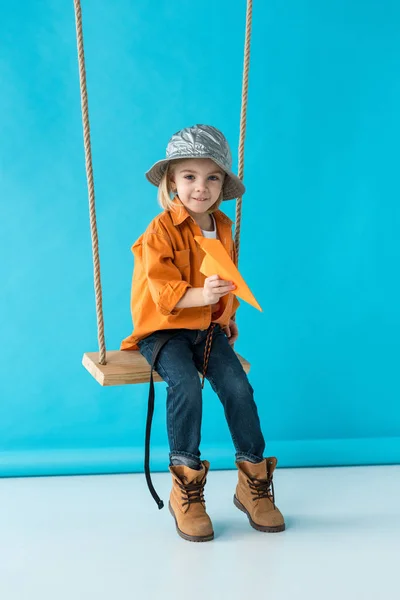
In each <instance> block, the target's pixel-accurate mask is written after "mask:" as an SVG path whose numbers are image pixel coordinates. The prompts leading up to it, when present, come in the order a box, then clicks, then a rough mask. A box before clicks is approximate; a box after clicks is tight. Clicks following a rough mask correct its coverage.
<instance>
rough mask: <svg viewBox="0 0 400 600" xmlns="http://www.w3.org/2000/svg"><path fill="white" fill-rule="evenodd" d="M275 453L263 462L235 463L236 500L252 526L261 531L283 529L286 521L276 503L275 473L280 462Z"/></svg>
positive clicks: (234, 499)
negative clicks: (236, 472) (236, 471)
mask: <svg viewBox="0 0 400 600" xmlns="http://www.w3.org/2000/svg"><path fill="white" fill-rule="evenodd" d="M277 462H278V461H277V459H276V458H275V457H274V456H270V457H269V458H265V459H264V460H263V462H261V463H256V464H255V463H252V462H249V461H247V460H246V461H242V462H237V463H235V464H236V466H237V468H238V469H239V481H238V484H237V487H236V494H235V495H234V497H233V503H234V504H235V506H237V508H238V509H239V510H241V511H243V512H244V513H246V515H247V516H248V519H249V522H250V525H251V526H252V527H254V529H257V530H258V531H268V532H269V533H275V532H278V531H284V529H285V521H284V519H283V516H282V514H281V512H280V511H279V509H278V508H277V507H276V506H275V497H274V484H273V481H272V477H273V472H274V470H275V467H276V465H277Z"/></svg>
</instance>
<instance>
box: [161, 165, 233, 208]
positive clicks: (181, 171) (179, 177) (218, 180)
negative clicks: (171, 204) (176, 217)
mask: <svg viewBox="0 0 400 600" xmlns="http://www.w3.org/2000/svg"><path fill="white" fill-rule="evenodd" d="M224 179H225V173H224V171H223V170H222V169H221V168H220V167H219V166H218V165H217V164H216V163H215V162H214V161H213V160H211V159H210V158H189V159H187V160H183V161H182V162H179V163H178V164H177V165H176V167H175V168H174V170H173V172H172V175H171V181H173V182H174V183H175V186H176V189H177V194H178V196H179V199H180V200H181V202H182V204H184V206H185V207H186V208H187V210H188V211H189V212H192V213H196V214H201V213H205V212H206V211H207V210H209V209H210V208H211V206H212V205H213V204H215V202H216V201H217V200H218V198H219V196H220V194H221V190H222V186H223V183H224Z"/></svg>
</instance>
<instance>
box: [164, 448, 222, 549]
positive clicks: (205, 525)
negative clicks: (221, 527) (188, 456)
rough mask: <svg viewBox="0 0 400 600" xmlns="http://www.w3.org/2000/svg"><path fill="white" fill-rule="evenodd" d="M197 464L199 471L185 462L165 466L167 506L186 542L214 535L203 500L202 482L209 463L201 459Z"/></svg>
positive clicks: (207, 538) (204, 479) (203, 483)
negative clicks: (169, 479)
mask: <svg viewBox="0 0 400 600" xmlns="http://www.w3.org/2000/svg"><path fill="white" fill-rule="evenodd" d="M201 464H202V469H201V471H196V470H195V469H191V468H190V467H187V466H186V465H176V466H173V467H169V470H170V471H171V474H172V483H173V485H172V490H171V495H170V499H169V510H170V512H171V514H172V516H173V517H174V519H175V524H176V530H177V532H178V534H179V535H180V536H181V537H182V538H183V539H184V540H188V541H189V542H209V541H210V540H213V539H214V531H213V526H212V523H211V519H210V517H209V516H208V514H207V513H206V504H205V501H204V486H205V484H206V481H207V479H206V477H207V473H208V471H209V468H210V463H209V462H208V461H207V460H202V461H201Z"/></svg>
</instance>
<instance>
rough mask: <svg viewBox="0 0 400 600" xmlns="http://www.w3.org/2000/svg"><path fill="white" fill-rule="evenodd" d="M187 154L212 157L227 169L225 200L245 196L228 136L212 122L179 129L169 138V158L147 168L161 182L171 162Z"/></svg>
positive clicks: (155, 181)
mask: <svg viewBox="0 0 400 600" xmlns="http://www.w3.org/2000/svg"><path fill="white" fill-rule="evenodd" d="M184 158H211V160H213V161H214V162H215V163H216V164H217V165H218V166H219V167H221V169H223V170H224V171H225V173H226V177H225V181H224V186H223V188H222V191H223V200H232V199H233V198H239V197H241V196H243V194H244V193H245V191H246V188H245V187H244V185H243V183H242V181H241V180H240V179H239V177H238V176H237V175H235V174H234V173H232V155H231V151H230V149H229V145H228V142H227V140H226V138H225V136H224V135H223V134H222V133H221V131H219V130H218V129H216V128H215V127H212V126H211V125H193V126H192V127H186V128H185V129H182V130H181V131H178V132H177V133H175V134H174V135H173V136H172V137H171V139H170V140H169V142H168V146H167V153H166V158H165V159H163V160H159V161H158V162H156V163H155V164H154V165H153V166H152V167H151V169H149V170H148V171H147V172H146V177H147V179H148V180H149V181H150V183H152V184H153V185H156V186H158V185H159V184H160V181H161V179H162V177H163V175H164V173H165V170H166V168H167V165H168V163H169V162H171V161H173V160H182V159H184Z"/></svg>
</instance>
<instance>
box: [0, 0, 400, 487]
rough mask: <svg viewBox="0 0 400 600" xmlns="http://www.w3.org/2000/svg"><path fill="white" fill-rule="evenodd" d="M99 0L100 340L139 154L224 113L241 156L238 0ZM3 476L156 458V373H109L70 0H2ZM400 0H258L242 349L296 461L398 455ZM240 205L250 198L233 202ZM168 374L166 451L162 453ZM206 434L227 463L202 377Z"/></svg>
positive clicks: (142, 198) (135, 225)
mask: <svg viewBox="0 0 400 600" xmlns="http://www.w3.org/2000/svg"><path fill="white" fill-rule="evenodd" d="M156 6H157V9H155V3H154V2H151V1H150V0H148V1H144V0H141V1H137V2H129V1H127V0H119V2H117V3H115V2H111V0H103V1H102V2H96V1H95V0H85V1H84V2H83V19H84V34H85V50H86V67H87V80H88V91H89V108H90V119H91V131H92V147H93V163H94V173H95V183H96V201H97V217H98V228H99V239H100V258H101V268H102V283H103V294H104V318H105V331H106V343H107V347H108V348H109V349H117V348H118V347H119V344H120V341H121V339H122V338H123V337H125V336H126V335H128V334H129V333H130V332H131V318H130V311H129V295H130V284H131V273H132V264H133V259H132V254H131V251H130V247H131V244H132V243H133V242H134V241H135V239H136V238H137V237H138V236H139V235H140V233H141V232H142V231H143V230H144V228H145V227H146V225H147V223H148V222H149V220H150V219H151V218H152V217H154V216H155V215H156V214H157V213H158V212H159V210H160V209H159V208H158V205H157V202H156V188H154V187H153V186H151V185H150V184H149V183H148V182H147V181H146V179H145V178H144V172H145V171H146V170H147V169H148V168H149V166H151V165H152V164H153V162H155V161H156V160H159V159H160V158H162V157H163V156H164V152H165V147H166V144H167V141H168V139H169V137H170V136H171V135H172V133H174V132H175V131H177V130H179V129H181V128H182V127H185V126H188V125H191V124H194V123H210V124H213V125H215V126H216V127H218V128H220V129H222V131H224V133H225V134H226V136H227V138H228V140H229V142H230V144H231V147H232V151H233V154H234V156H235V169H236V166H237V162H236V149H237V144H238V131H239V114H240V102H241V78H242V62H243V41H244V22H245V2H244V0H242V1H240V2H236V3H235V4H234V5H232V2H228V1H227V0H221V1H218V2H215V3H213V4H212V5H211V4H210V3H205V2H203V1H200V0H198V1H190V2H189V1H187V2H185V1H183V0H174V2H173V3H171V2H166V1H164V0H163V1H159V2H157V3H156ZM1 8H2V11H1V12H2V19H1V23H0V50H1V52H0V54H1V57H2V58H1V61H0V79H1V95H0V136H1V146H0V147H1V150H0V151H1V165H0V166H1V180H0V185H1V189H0V210H1V212H0V240H1V259H0V280H1V295H0V336H1V345H0V396H1V400H0V475H3V476H11V475H35V474H37V475H40V474H64V473H100V472H123V471H141V470H142V465H143V442H144V428H145V416H146V409H147V392H148V388H147V385H136V386H121V387H116V388H101V387H100V386H99V385H98V384H97V383H96V382H95V381H94V380H93V379H92V378H91V377H90V375H89V374H88V373H87V372H86V371H85V370H84V368H83V367H82V366H81V358H82V354H83V352H84V351H94V350H97V331H96V316H95V303H94V290H93V273H92V257H91V240H90V230H89V217H88V206H87V204H88V203H87V190H86V176H85V168H84V154H83V141H82V126H81V113H80V97H79V80H78V67H77V56H76V41H75V23H74V11H73V2H72V0H71V2H59V1H57V0H41V1H37V2H28V1H27V0H22V1H21V2H19V3H16V4H15V3H14V4H13V3H10V2H2V7H1ZM399 31H400V5H399V4H398V3H396V2H394V1H389V0H384V1H382V0H379V1H378V0H363V1H361V0H359V1H355V0H353V1H352V2H351V3H349V2H347V1H345V0H339V1H337V0H335V1H333V0H329V1H328V2H324V3H321V2H320V1H319V0H311V1H307V2H305V1H304V0H303V1H302V0H288V1H287V2H285V3H282V2H278V0H275V1H269V2H261V1H258V2H257V1H256V2H255V6H254V24H253V41H252V65H251V72H250V93H249V112H248V133H247V140H246V164H245V182H246V185H247V193H246V195H245V199H244V206H243V221H242V227H243V229H242V237H241V240H242V247H241V263H240V266H241V271H242V273H243V275H244V277H245V279H246V280H247V282H248V283H249V285H250V287H251V288H252V290H253V291H254V294H255V296H256V298H257V299H258V300H259V302H260V304H261V305H262V307H263V309H264V312H263V313H259V312H258V311H256V310H255V309H253V308H252V307H250V306H248V305H246V304H245V303H242V306H241V309H240V311H239V313H238V324H239V328H240V339H239V342H238V344H237V347H236V349H237V351H238V352H240V353H241V354H243V355H244V356H245V357H246V358H247V359H248V360H250V362H251V363H252V369H251V382H252V385H253V387H254V388H255V390H256V400H257V403H258V406H259V412H260V417H261V421H262V425H263V430H264V433H265V437H266V439H267V455H272V454H273V455H276V456H277V457H278V459H279V465H280V466H311V465H347V464H376V463H394V462H400V409H399V399H400V383H399V356H400V352H399V350H400V343H399V339H400V283H399V281H400V280H399V259H400V242H399V228H400V208H399V197H400V189H399V187H400V186H399V174H398V173H399V138H400V116H399V115H400V110H399V107H400V77H399V73H400V45H399ZM224 208H225V209H226V212H227V214H228V215H229V216H230V217H231V218H233V217H234V203H233V202H230V203H229V202H227V203H225V204H224ZM164 402H165V385H164V384H159V385H158V387H157V409H156V414H155V418H154V426H153V435H152V466H153V469H154V470H166V469H167V464H168V456H167V454H168V446H167V437H166V432H165V410H164ZM202 457H203V458H207V459H208V460H210V461H211V464H212V467H214V468H232V467H233V466H234V448H233V445H232V442H231V439H230V436H229V432H228V428H227V425H226V423H225V420H224V416H223V411H222V406H221V405H220V403H219V401H218V398H217V397H216V396H214V395H213V393H212V391H211V389H210V387H209V386H207V389H206V391H205V395H204V423H203V445H202Z"/></svg>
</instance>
